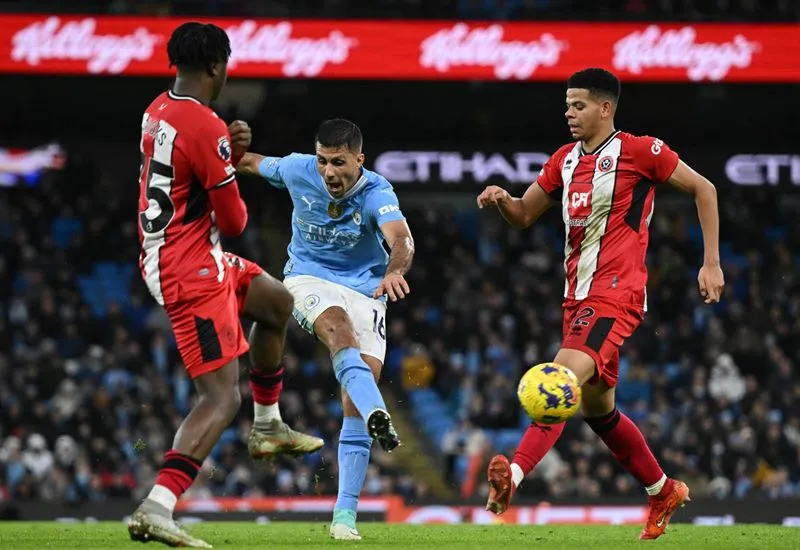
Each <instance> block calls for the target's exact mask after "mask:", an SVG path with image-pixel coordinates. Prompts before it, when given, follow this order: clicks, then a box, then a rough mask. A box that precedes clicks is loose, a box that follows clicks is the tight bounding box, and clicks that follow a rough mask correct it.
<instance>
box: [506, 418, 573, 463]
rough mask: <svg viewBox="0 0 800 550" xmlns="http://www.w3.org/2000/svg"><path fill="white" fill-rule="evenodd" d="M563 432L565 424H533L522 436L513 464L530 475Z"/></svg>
mask: <svg viewBox="0 0 800 550" xmlns="http://www.w3.org/2000/svg"><path fill="white" fill-rule="evenodd" d="M563 431H564V423H563V422H562V423H560V424H551V425H547V424H537V423H536V422H533V423H532V424H531V425H530V426H528V429H527V430H525V435H523V436H522V440H521V441H520V442H519V446H518V447H517V452H516V453H514V460H513V461H512V462H514V463H515V464H517V465H518V466H519V467H520V468H522V473H523V474H525V475H528V474H529V473H530V472H531V470H533V468H534V467H535V466H536V465H537V464H538V463H539V461H541V460H542V458H544V455H546V454H547V452H548V451H549V450H550V449H552V448H553V445H555V444H556V441H558V438H559V437H561V432H563Z"/></svg>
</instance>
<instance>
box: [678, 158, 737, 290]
mask: <svg viewBox="0 0 800 550" xmlns="http://www.w3.org/2000/svg"><path fill="white" fill-rule="evenodd" d="M667 181H668V182H669V183H670V185H673V186H674V187H676V188H677V189H680V190H681V191H683V192H684V193H690V194H691V195H692V196H694V200H695V203H696V204H697V214H698V218H699V219H700V227H701V229H702V230H703V267H701V268H700V273H699V274H698V276H697V283H698V285H699V288H700V294H701V295H702V296H703V298H704V300H705V302H706V303H707V304H711V303H716V302H719V300H720V297H721V296H722V290H723V288H724V287H725V278H724V276H723V274H722V267H721V266H720V259H719V210H718V208H717V189H716V187H714V184H712V183H711V182H710V181H708V179H706V178H705V177H703V176H701V175H700V174H698V173H697V172H696V171H694V170H693V169H692V168H691V167H690V166H689V165H688V164H686V163H685V162H683V161H682V160H681V161H678V165H677V166H676V167H675V171H674V172H673V173H672V175H671V176H670V177H669V179H668V180H667Z"/></svg>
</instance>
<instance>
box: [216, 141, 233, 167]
mask: <svg viewBox="0 0 800 550" xmlns="http://www.w3.org/2000/svg"><path fill="white" fill-rule="evenodd" d="M217 153H218V154H219V156H220V158H221V159H222V160H224V161H229V160H231V156H232V154H231V142H230V140H228V137H227V136H222V137H221V138H219V141H217Z"/></svg>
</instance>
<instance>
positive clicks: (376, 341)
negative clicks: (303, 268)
mask: <svg viewBox="0 0 800 550" xmlns="http://www.w3.org/2000/svg"><path fill="white" fill-rule="evenodd" d="M283 284H284V286H286V288H287V289H288V290H289V292H290V293H291V294H292V296H293V297H294V318H295V319H296V320H297V322H298V323H300V326H301V327H303V329H304V330H306V331H307V332H308V333H310V334H312V335H313V334H314V323H315V322H316V320H317V318H318V317H319V316H320V315H322V312H324V311H325V310H327V309H328V308H331V307H340V308H342V309H343V310H345V312H346V313H347V314H348V315H349V316H350V320H351V321H352V322H353V328H355V330H356V337H357V338H358V345H359V347H360V349H361V353H364V354H366V355H371V356H372V357H375V358H376V359H378V360H380V361H381V363H383V360H384V357H385V356H386V304H385V303H384V302H381V301H380V300H375V299H374V298H368V297H367V296H364V295H363V294H361V293H359V292H356V291H355V290H350V289H349V288H347V287H345V286H342V285H338V284H336V283H332V282H330V281H326V280H324V279H320V278H318V277H312V276H310V275H297V276H296V277H287V278H286V279H285V280H284V281H283Z"/></svg>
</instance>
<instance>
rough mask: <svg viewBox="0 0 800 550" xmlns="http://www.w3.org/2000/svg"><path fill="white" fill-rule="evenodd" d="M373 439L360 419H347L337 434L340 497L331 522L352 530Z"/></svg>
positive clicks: (352, 417) (354, 417) (353, 417)
mask: <svg viewBox="0 0 800 550" xmlns="http://www.w3.org/2000/svg"><path fill="white" fill-rule="evenodd" d="M370 447H372V438H371V437H370V436H369V434H368V433H367V425H366V423H365V422H364V420H362V419H361V418H358V417H356V416H346V417H345V418H344V421H343V422H342V431H341V433H340V435H339V494H338V496H337V498H336V505H335V506H334V508H333V523H342V524H344V525H346V526H347V527H351V528H353V529H355V527H356V510H357V508H358V497H359V495H360V494H361V488H362V487H363V485H364V479H366V477H367V467H368V466H369V452H370Z"/></svg>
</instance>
